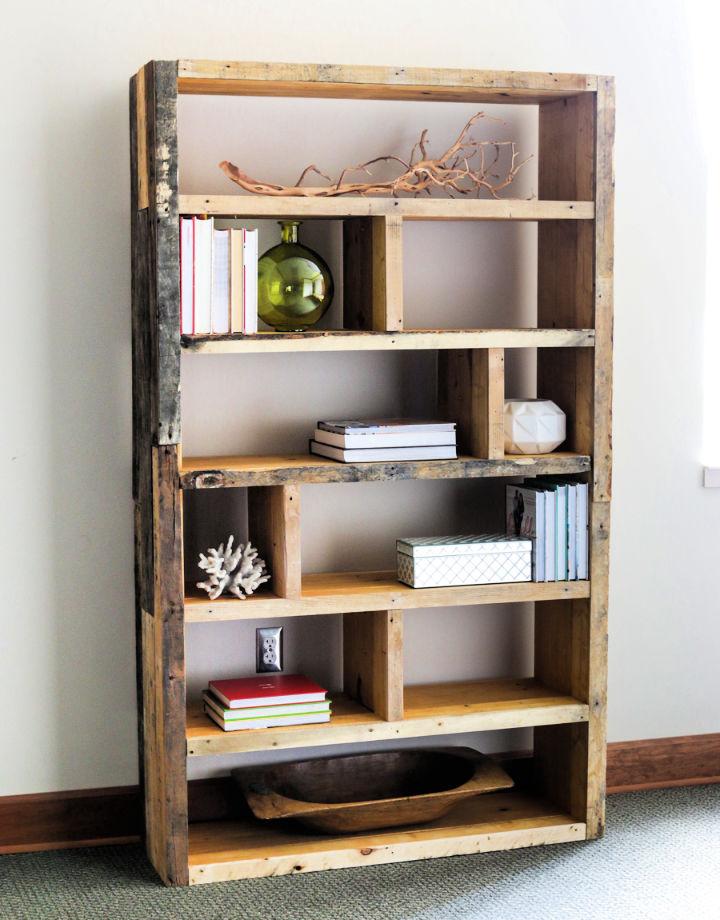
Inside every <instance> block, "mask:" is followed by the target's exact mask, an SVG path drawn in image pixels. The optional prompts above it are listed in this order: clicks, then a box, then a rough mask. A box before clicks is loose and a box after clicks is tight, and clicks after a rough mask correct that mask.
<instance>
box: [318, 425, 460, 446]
mask: <svg viewBox="0 0 720 920" xmlns="http://www.w3.org/2000/svg"><path fill="white" fill-rule="evenodd" d="M315 440H316V441H317V442H318V443H319V444H330V445H331V446H332V447H344V448H345V449H346V450H348V449H355V450H365V449H366V448H372V447H437V446H443V447H444V446H446V445H448V444H453V445H454V444H455V432H454V431H416V432H414V433H413V432H398V433H395V432H393V433H392V434H335V432H332V431H326V430H325V429H324V428H316V429H315Z"/></svg>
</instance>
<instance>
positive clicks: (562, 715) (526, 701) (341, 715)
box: [187, 678, 588, 757]
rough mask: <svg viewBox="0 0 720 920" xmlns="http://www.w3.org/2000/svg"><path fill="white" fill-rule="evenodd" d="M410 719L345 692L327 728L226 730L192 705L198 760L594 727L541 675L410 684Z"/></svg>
mask: <svg viewBox="0 0 720 920" xmlns="http://www.w3.org/2000/svg"><path fill="white" fill-rule="evenodd" d="M404 693H405V707H404V718H402V719H396V720H393V721H389V720H386V719H382V718H380V717H379V716H378V715H377V714H376V713H373V712H371V711H370V710H369V709H366V708H365V707H364V706H362V705H361V704H360V703H358V702H356V701H355V700H352V699H348V698H347V697H346V696H343V695H335V694H333V695H332V711H333V714H332V717H331V719H330V721H329V722H326V723H322V724H319V725H290V726H285V727H283V728H265V729H246V730H244V731H239V732H225V731H223V730H222V729H221V728H220V727H219V726H218V725H216V724H215V723H214V722H213V721H212V720H211V719H209V718H208V717H207V716H206V715H205V714H204V713H203V711H202V706H201V705H199V704H195V703H193V704H191V705H190V706H189V707H188V714H187V753H188V756H190V757H202V756H205V755H209V754H230V753H239V752H249V751H269V750H288V749H293V748H304V747H317V746H319V745H327V744H355V743H360V742H367V741H387V740H393V739H397V738H418V737H425V736H427V737H429V736H432V735H448V734H455V733H458V732H473V731H494V730H500V729H506V728H528V727H532V726H539V725H556V724H564V723H566V722H586V721H587V718H588V707H587V705H586V704H585V703H581V702H580V701H579V700H576V699H574V698H573V697H572V696H569V695H568V694H564V693H559V692H557V691H555V690H552V689H550V688H548V687H546V686H544V685H543V684H542V683H540V682H539V681H537V680H534V679H533V678H521V679H513V678H508V679H502V680H481V681H460V682H454V683H442V684H426V685H418V686H409V687H405V691H404Z"/></svg>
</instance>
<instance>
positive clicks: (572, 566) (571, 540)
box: [567, 483, 577, 581]
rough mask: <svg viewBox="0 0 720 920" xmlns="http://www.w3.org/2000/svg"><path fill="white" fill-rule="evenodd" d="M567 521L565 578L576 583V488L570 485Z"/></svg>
mask: <svg viewBox="0 0 720 920" xmlns="http://www.w3.org/2000/svg"><path fill="white" fill-rule="evenodd" d="M567 520H568V527H567V531H568V540H567V547H568V548H567V557H568V565H567V577H568V581H577V487H576V486H575V485H574V484H572V483H568V487H567Z"/></svg>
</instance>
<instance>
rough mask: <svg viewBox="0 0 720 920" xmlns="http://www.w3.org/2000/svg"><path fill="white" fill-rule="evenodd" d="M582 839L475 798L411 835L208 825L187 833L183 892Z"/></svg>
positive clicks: (528, 813)
mask: <svg viewBox="0 0 720 920" xmlns="http://www.w3.org/2000/svg"><path fill="white" fill-rule="evenodd" d="M585 832H586V828H585V824H584V823H582V822H578V821H573V819H572V818H571V817H570V816H569V815H567V814H564V813H563V812H562V811H559V810H558V809H556V808H555V807H554V806H553V805H551V804H549V803H548V802H546V801H544V800H542V799H540V798H537V797H533V796H531V795H527V794H526V793H519V792H508V793H496V794H492V795H485V796H478V797H477V798H476V799H473V800H470V801H467V802H463V803H462V804H460V805H458V807H457V808H455V809H453V810H452V811H451V812H450V813H449V814H447V815H445V816H444V817H443V818H440V819H438V820H437V821H433V822H431V823H429V824H424V825H421V826H418V827H408V828H393V829H389V830H387V831H373V832H372V833H366V834H361V835H352V836H346V835H342V836H326V835H318V834H309V833H308V832H307V831H304V830H303V829H302V827H301V826H300V825H297V824H294V823H292V822H287V821H277V822H276V821H272V822H270V821H269V822H262V821H257V820H254V819H252V818H247V819H244V820H237V821H210V822H204V823H199V824H191V825H190V830H189V868H190V884H191V885H197V884H202V883H203V882H221V881H229V880H231V879H241V878H260V877H264V876H270V875H288V874H292V873H297V872H317V871H319V870H321V869H345V868H350V867H352V866H366V865H378V864H380V863H392V862H404V861H409V860H414V859H427V858H430V857H435V856H457V855H461V854H469V853H484V852H489V851H491V850H511V849H516V848H518V847H525V846H537V845H539V844H546V843H567V842H569V841H573V840H584V839H585Z"/></svg>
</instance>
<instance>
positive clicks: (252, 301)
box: [243, 230, 258, 335]
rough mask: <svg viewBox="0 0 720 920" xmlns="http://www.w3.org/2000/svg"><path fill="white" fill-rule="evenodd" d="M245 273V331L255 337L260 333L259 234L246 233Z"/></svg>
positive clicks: (248, 231)
mask: <svg viewBox="0 0 720 920" xmlns="http://www.w3.org/2000/svg"><path fill="white" fill-rule="evenodd" d="M243 272H244V275H245V285H244V291H245V297H244V301H243V304H244V309H243V327H244V329H243V331H244V333H245V335H255V333H256V332H257V331H258V301H257V294H258V232H257V230H246V231H245V246H244V250H243Z"/></svg>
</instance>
